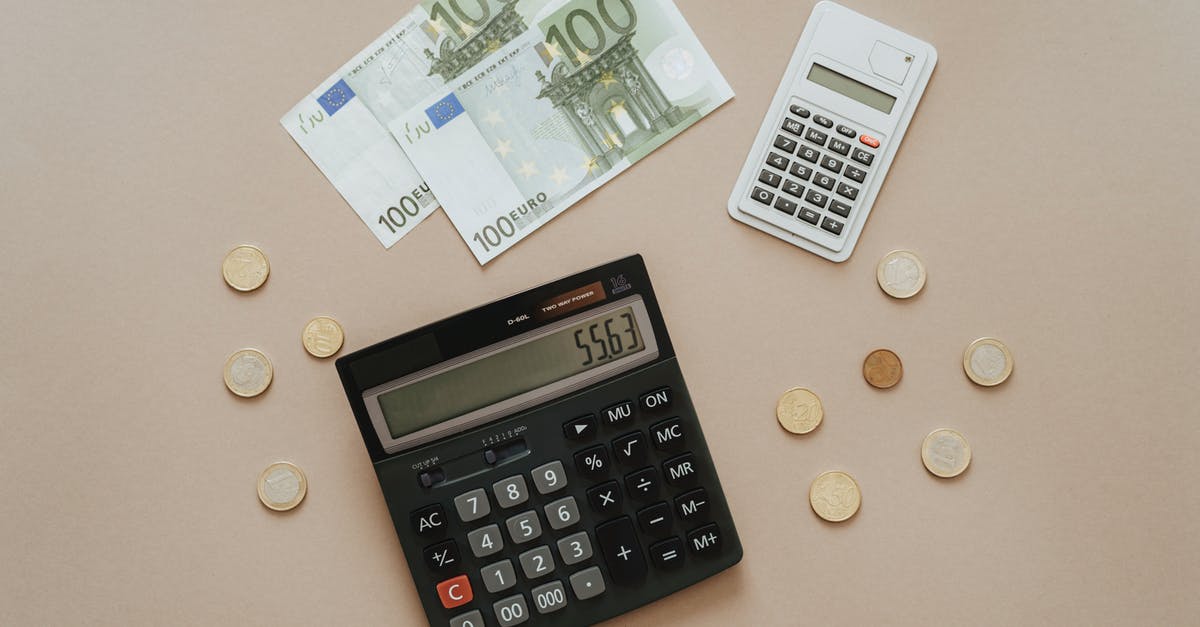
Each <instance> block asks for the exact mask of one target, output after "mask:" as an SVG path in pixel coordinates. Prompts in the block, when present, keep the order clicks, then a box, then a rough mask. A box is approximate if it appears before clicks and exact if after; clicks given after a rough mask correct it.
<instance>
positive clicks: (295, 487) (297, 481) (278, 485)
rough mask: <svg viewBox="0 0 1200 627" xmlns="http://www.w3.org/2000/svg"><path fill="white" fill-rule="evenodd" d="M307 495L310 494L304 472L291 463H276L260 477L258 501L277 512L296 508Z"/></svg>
mask: <svg viewBox="0 0 1200 627" xmlns="http://www.w3.org/2000/svg"><path fill="white" fill-rule="evenodd" d="M305 494H308V479H306V478H305V477H304V471H303V470H300V468H299V467H298V466H296V465H295V464H292V463H290V462H275V463H274V464H271V465H270V466H267V469H266V470H264V471H262V474H261V475H259V476H258V500H260V501H262V504H263V505H266V506H267V507H269V508H271V509H273V510H275V511H277V512H286V511H287V510H289V509H292V508H294V507H296V506H297V505H299V504H300V501H303V500H304V495H305Z"/></svg>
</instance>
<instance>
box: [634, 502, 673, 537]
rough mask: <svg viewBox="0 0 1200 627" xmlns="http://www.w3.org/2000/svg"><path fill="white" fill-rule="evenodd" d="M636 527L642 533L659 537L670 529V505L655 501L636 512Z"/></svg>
mask: <svg viewBox="0 0 1200 627" xmlns="http://www.w3.org/2000/svg"><path fill="white" fill-rule="evenodd" d="M637 521H638V527H640V528H641V530H642V533H644V534H646V535H648V536H650V537H652V538H661V537H663V536H665V535H667V534H668V533H670V531H671V506H670V505H667V504H666V503H665V502H659V503H655V504H654V505H651V506H650V507H647V508H645V509H642V510H640V511H639V512H638V513H637Z"/></svg>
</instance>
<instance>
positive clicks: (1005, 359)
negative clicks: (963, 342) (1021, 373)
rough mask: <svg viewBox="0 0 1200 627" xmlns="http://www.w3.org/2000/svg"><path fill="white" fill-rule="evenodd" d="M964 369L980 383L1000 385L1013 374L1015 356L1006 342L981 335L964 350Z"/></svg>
mask: <svg viewBox="0 0 1200 627" xmlns="http://www.w3.org/2000/svg"><path fill="white" fill-rule="evenodd" d="M963 370H964V371H966V373H967V377H968V378H970V379H971V380H972V381H974V382H975V383H978V384H979V385H985V386H989V387H990V386H993V385H1000V384H1001V383H1004V381H1005V380H1006V379H1008V375H1010V374H1012V370H1013V356H1012V353H1011V352H1009V350H1008V347H1007V346H1005V345H1004V342H1001V341H1000V340H997V339H996V338H994V337H981V338H979V339H978V340H975V341H974V342H971V344H970V346H967V350H965V351H963Z"/></svg>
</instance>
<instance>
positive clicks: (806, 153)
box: [796, 146, 821, 163]
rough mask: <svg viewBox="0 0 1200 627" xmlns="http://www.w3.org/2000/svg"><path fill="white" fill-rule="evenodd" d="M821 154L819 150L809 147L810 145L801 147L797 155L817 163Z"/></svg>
mask: <svg viewBox="0 0 1200 627" xmlns="http://www.w3.org/2000/svg"><path fill="white" fill-rule="evenodd" d="M820 154H821V153H819V152H817V151H816V150H814V149H812V148H809V147H808V146H805V147H803V148H801V149H800V152H798V153H796V156H798V157H800V158H801V159H804V160H805V161H807V162H809V163H816V162H817V157H819V156H820Z"/></svg>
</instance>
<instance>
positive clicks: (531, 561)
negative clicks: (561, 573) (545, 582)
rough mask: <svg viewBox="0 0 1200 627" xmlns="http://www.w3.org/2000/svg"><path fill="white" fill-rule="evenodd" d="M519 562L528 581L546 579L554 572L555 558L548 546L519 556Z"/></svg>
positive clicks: (530, 550)
mask: <svg viewBox="0 0 1200 627" xmlns="http://www.w3.org/2000/svg"><path fill="white" fill-rule="evenodd" d="M517 561H518V562H521V570H523V571H525V577H526V578H527V579H537V578H538V577H545V576H546V575H549V574H550V573H552V572H554V556H553V555H551V554H550V547H548V546H546V545H542V546H539V547H537V548H536V549H529V550H528V551H525V552H524V553H522V554H520V555H519V556H517Z"/></svg>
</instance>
